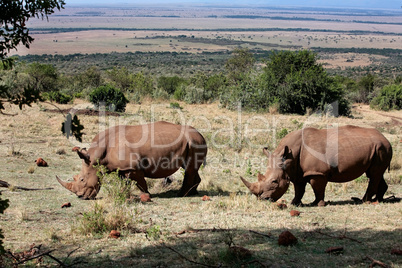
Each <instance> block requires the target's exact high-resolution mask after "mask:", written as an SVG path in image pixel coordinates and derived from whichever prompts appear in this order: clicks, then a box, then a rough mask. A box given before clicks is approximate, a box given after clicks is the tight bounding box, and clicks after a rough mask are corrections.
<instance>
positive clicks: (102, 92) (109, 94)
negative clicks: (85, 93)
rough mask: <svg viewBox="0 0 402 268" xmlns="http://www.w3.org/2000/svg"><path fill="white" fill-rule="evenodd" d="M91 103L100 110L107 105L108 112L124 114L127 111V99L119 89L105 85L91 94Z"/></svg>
mask: <svg viewBox="0 0 402 268" xmlns="http://www.w3.org/2000/svg"><path fill="white" fill-rule="evenodd" d="M89 99H90V101H91V102H92V103H93V104H94V105H95V106H96V107H98V108H100V107H101V106H102V105H105V108H106V110H109V111H116V112H124V111H125V110H126V104H127V103H128V100H127V98H126V97H125V96H124V94H123V92H121V91H120V90H119V89H117V88H115V87H113V86H111V85H105V86H100V87H98V88H96V89H94V90H93V91H92V92H91V94H89Z"/></svg>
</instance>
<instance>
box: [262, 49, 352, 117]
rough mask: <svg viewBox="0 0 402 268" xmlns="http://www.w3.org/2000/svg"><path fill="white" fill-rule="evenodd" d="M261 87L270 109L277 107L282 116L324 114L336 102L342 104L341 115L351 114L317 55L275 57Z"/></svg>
mask: <svg viewBox="0 0 402 268" xmlns="http://www.w3.org/2000/svg"><path fill="white" fill-rule="evenodd" d="M261 87H262V91H263V94H261V96H263V98H265V102H267V103H268V105H267V106H268V107H269V103H277V104H278V106H279V107H278V108H279V112H281V113H296V114H305V113H306V110H307V109H308V108H310V109H313V110H318V109H319V110H324V108H325V106H326V105H327V104H330V103H334V102H338V103H341V104H342V108H341V107H340V108H339V115H349V113H350V109H349V108H348V102H347V101H346V99H345V96H344V95H345V94H344V91H343V89H342V87H341V85H340V83H339V82H337V81H336V80H335V79H333V78H330V77H329V76H328V74H327V72H326V71H325V69H324V68H323V66H322V65H321V64H319V63H318V62H317V55H316V54H315V53H313V52H310V51H308V50H301V51H296V52H293V51H281V52H274V53H272V54H271V55H270V58H269V60H268V62H267V66H266V67H265V68H264V73H263V75H262V76H261Z"/></svg>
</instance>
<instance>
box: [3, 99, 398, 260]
mask: <svg viewBox="0 0 402 268" xmlns="http://www.w3.org/2000/svg"><path fill="white" fill-rule="evenodd" d="M45 105H46V104H45ZM75 105H77V106H82V107H86V106H87V105H88V104H87V103H85V102H83V101H80V100H79V101H76V103H75ZM180 106H181V107H183V109H182V110H178V109H170V108H169V102H159V103H157V104H156V103H151V102H145V103H142V104H141V105H133V104H130V105H128V107H127V115H125V116H123V117H120V118H116V117H110V118H97V117H90V116H81V117H80V120H81V121H82V122H83V123H84V125H85V131H84V132H85V133H86V134H87V135H86V136H85V137H84V143H89V142H90V140H91V139H92V138H93V137H94V135H95V134H97V133H98V132H99V130H100V129H103V128H104V127H105V125H107V126H109V125H115V124H121V123H129V124H137V123H140V122H142V121H150V120H153V119H154V120H167V121H170V122H176V123H189V124H191V125H193V126H195V127H196V128H198V129H199V130H200V132H201V133H203V135H204V136H205V137H206V138H207V141H208V145H209V152H208V163H207V165H206V166H205V167H204V168H203V169H202V170H201V171H200V175H201V178H202V182H201V184H200V186H199V190H200V196H196V197H188V198H176V197H175V196H176V193H177V192H178V189H179V187H180V180H181V179H182V178H183V174H182V172H181V171H178V172H177V173H176V174H174V178H175V180H174V182H173V183H172V185H170V186H168V187H167V188H166V187H164V186H163V185H162V182H161V180H149V182H150V183H149V185H150V186H151V187H150V191H151V193H152V194H153V202H151V203H146V204H142V203H138V202H130V203H124V204H122V205H119V206H117V205H113V202H112V201H110V199H109V198H108V196H107V195H106V191H105V189H103V190H102V191H101V193H100V194H99V195H98V197H99V199H98V200H96V201H82V200H79V199H78V198H77V197H76V196H74V195H73V194H71V193H69V192H67V191H66V190H65V189H63V188H62V187H61V186H60V185H59V184H58V183H57V181H56V180H55V175H59V176H60V177H61V178H62V179H65V180H67V179H71V178H72V176H73V175H74V174H77V173H78V172H79V170H80V165H81V160H80V159H79V158H78V157H77V156H76V154H75V153H73V152H71V148H72V147H73V146H75V145H76V143H75V142H73V141H68V140H66V139H65V138H63V137H62V136H61V134H60V132H59V129H60V124H61V122H62V120H63V117H62V116H61V115H59V114H53V113H47V112H42V111H40V108H39V107H38V106H35V105H34V106H33V107H32V108H24V110H23V111H18V110H15V111H12V110H13V109H14V108H12V107H11V108H9V110H10V112H16V113H18V115H16V116H14V117H5V116H2V117H3V118H2V119H3V120H2V122H3V123H1V124H0V140H1V143H0V154H1V155H2V157H0V161H1V166H2V167H3V170H2V180H5V181H8V182H9V183H10V184H12V185H18V186H23V187H27V188H47V187H52V188H53V189H51V190H42V191H20V190H15V191H10V190H7V189H5V188H1V190H2V197H3V198H7V199H9V200H10V207H9V208H8V209H7V210H6V211H5V214H4V215H1V216H0V222H1V228H2V229H3V233H4V234H5V236H6V238H5V239H4V243H5V247H6V248H8V249H10V250H11V251H13V252H16V251H20V250H26V249H28V248H29V245H31V244H32V243H36V244H43V246H44V247H45V248H47V249H56V251H55V252H54V255H55V256H56V257H58V258H59V259H61V260H64V259H65V257H67V255H68V254H69V253H70V252H72V251H73V250H74V249H77V248H78V247H79V249H78V250H76V251H74V253H73V254H71V256H70V257H69V258H67V259H66V260H65V262H66V264H72V263H74V262H80V264H79V265H78V267H94V266H99V265H102V267H112V266H113V267H127V266H136V267H155V266H160V267H167V266H168V267H172V266H173V267H188V266H193V264H192V263H191V262H190V261H189V260H191V261H195V262H198V263H203V264H208V265H211V266H218V265H219V264H222V265H223V266H231V267H236V266H238V267H240V266H241V265H242V264H243V265H245V266H250V267H258V266H262V265H259V264H264V265H266V266H271V265H277V266H281V267H282V266H285V267H306V266H312V267H318V266H321V267H324V266H325V267H345V266H350V267H366V266H368V265H369V264H370V261H369V260H367V259H366V258H365V256H366V255H367V256H370V257H372V258H374V259H377V260H381V261H383V262H385V263H386V264H388V265H390V266H391V267H399V266H401V265H402V262H401V259H400V257H399V256H396V255H391V254H390V252H391V250H392V249H393V248H398V247H399V248H401V247H402V244H400V243H401V242H400V237H401V234H402V230H401V227H400V222H401V218H402V214H401V212H402V210H401V203H382V204H377V205H374V204H363V205H354V204H352V203H351V202H350V201H349V200H350V197H352V196H358V197H361V196H362V195H363V194H364V191H365V189H366V187H367V182H364V180H363V181H362V182H356V181H355V182H350V183H346V184H329V185H328V188H327V192H326V193H327V197H326V199H327V200H328V201H330V205H328V206H326V207H323V208H311V207H301V208H295V207H292V206H289V207H288V208H287V209H284V210H280V209H279V208H278V207H277V205H276V204H273V203H269V202H262V201H258V200H256V198H255V197H254V196H252V195H250V194H249V193H248V190H247V189H246V188H245V186H244V185H242V183H241V181H240V180H239V176H240V175H241V176H246V177H247V178H248V179H249V180H255V178H256V177H255V174H256V173H257V172H258V171H260V172H263V171H264V170H265V159H264V158H265V157H264V155H263V154H262V152H261V148H262V147H264V146H267V145H269V147H271V148H274V147H275V145H276V143H277V142H278V140H277V135H276V134H277V132H279V131H280V130H282V129H287V130H288V131H292V130H295V129H297V128H299V127H300V125H301V124H302V123H308V124H309V125H314V126H318V127H325V126H327V125H328V124H332V125H333V124H340V125H343V124H354V125H360V126H371V127H377V128H378V129H380V130H381V131H382V132H383V133H384V135H385V136H386V137H387V138H388V139H389V140H390V141H391V143H392V144H393V148H394V159H393V162H392V166H391V171H390V173H386V174H385V176H386V180H387V181H389V182H392V183H390V185H389V190H388V192H387V194H386V196H389V195H392V194H394V195H396V196H397V197H400V193H401V190H402V186H401V184H400V178H401V177H402V170H401V161H402V152H401V139H402V132H401V124H400V123H399V124H396V123H395V121H394V120H397V122H400V120H402V119H401V118H402V113H401V112H395V111H394V112H375V111H372V110H370V109H369V107H368V106H356V107H355V108H354V110H353V112H354V115H355V119H350V118H325V117H309V116H298V115H287V116H284V115H278V114H276V113H275V112H274V111H272V113H270V114H257V113H246V112H242V113H239V112H236V111H228V110H226V109H221V108H220V107H219V105H218V104H216V103H213V104H208V105H187V104H185V103H180ZM66 107H68V106H66ZM199 111H203V112H202V114H200V112H199ZM390 116H392V117H390ZM4 122H7V123H4ZM25 122H27V123H25ZM38 126H41V127H38ZM230 129H233V131H230ZM240 134H241V135H240ZM87 145H88V144H86V146H87ZM12 146H13V148H14V149H13V150H12V151H18V152H19V153H18V154H15V153H10V148H11V147H12ZM62 151H64V153H61V154H60V152H62ZM38 157H42V158H43V159H45V161H47V162H48V163H49V167H47V168H35V171H34V172H33V173H31V174H30V173H28V172H27V170H29V169H30V167H32V164H33V162H34V160H35V159H37V158H38ZM395 178H396V179H395ZM398 178H399V181H398ZM133 190H134V193H135V194H138V190H137V189H135V188H133ZM203 195H208V196H210V198H211V200H210V201H202V200H201V197H202V196H203ZM292 197H293V189H290V190H289V191H288V193H286V194H285V195H284V196H283V200H284V202H286V203H287V204H288V205H289V203H290V200H291V199H292ZM303 200H304V202H305V203H308V202H312V201H313V193H312V190H311V188H309V186H308V187H307V191H306V196H305V198H304V199H303ZM65 202H70V203H71V204H72V206H71V207H70V208H61V205H62V204H63V203H65ZM95 204H97V205H98V206H101V207H102V209H103V212H102V215H103V216H104V219H105V221H106V222H107V224H108V226H115V227H116V226H117V227H119V229H120V231H121V232H122V237H121V238H119V239H111V238H108V232H100V233H95V234H93V233H91V232H90V231H88V230H85V228H84V227H87V226H88V225H86V226H82V224H83V220H82V219H83V217H84V216H83V215H85V214H86V213H90V212H93V211H94V206H95ZM291 209H297V210H299V211H301V216H300V217H290V215H289V212H290V210H291ZM249 230H254V231H257V232H260V233H264V234H266V235H268V236H270V237H265V236H261V235H258V234H255V233H251V232H249ZM284 230H290V231H291V232H292V233H293V234H294V235H295V236H296V237H297V238H298V240H299V243H298V244H297V245H296V246H293V247H290V248H283V247H280V246H278V245H277V237H278V235H279V234H280V233H281V232H282V231H284ZM182 231H185V232H182ZM328 235H330V236H335V237H341V238H342V237H343V239H338V238H333V237H329V236H328ZM348 238H351V239H348ZM355 240H358V241H359V242H356V241H355ZM229 245H236V246H241V247H244V248H247V249H248V250H250V251H251V253H252V257H251V259H241V258H240V259H239V258H238V257H236V256H235V257H233V255H230V254H231V253H230V251H229ZM331 246H343V247H344V251H343V253H342V254H341V255H328V254H327V253H325V249H326V248H328V247H331ZM171 249H173V250H175V251H176V252H174V251H172V250H171ZM177 252H178V253H180V254H182V255H183V256H185V257H186V258H187V260H186V259H184V258H181V257H180V255H179V254H178V253H177ZM306 256H309V257H308V258H306ZM52 264H54V262H52V261H51V260H50V259H47V258H45V263H44V265H47V266H51V265H52ZM195 266H197V265H195Z"/></svg>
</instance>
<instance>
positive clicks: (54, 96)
mask: <svg viewBox="0 0 402 268" xmlns="http://www.w3.org/2000/svg"><path fill="white" fill-rule="evenodd" d="M43 96H44V97H45V98H46V99H47V100H50V101H54V102H57V103H59V104H67V103H69V102H70V101H72V100H73V97H72V96H70V95H67V94H64V93H62V92H60V91H51V92H45V93H44V94H43Z"/></svg>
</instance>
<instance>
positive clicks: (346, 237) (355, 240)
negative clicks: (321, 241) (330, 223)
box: [314, 230, 363, 244]
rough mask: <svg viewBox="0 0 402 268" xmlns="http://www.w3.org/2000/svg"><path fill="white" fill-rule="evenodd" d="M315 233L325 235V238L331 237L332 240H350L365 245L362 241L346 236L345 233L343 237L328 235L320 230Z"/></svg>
mask: <svg viewBox="0 0 402 268" xmlns="http://www.w3.org/2000/svg"><path fill="white" fill-rule="evenodd" d="M314 233H317V234H320V235H325V236H328V237H331V238H336V239H341V240H342V239H349V240H351V241H354V242H357V243H359V244H362V243H363V242H362V241H359V240H357V239H355V238H352V237H348V236H346V234H345V233H343V234H341V235H338V236H335V235H330V234H326V233H323V232H321V231H320V230H314Z"/></svg>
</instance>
